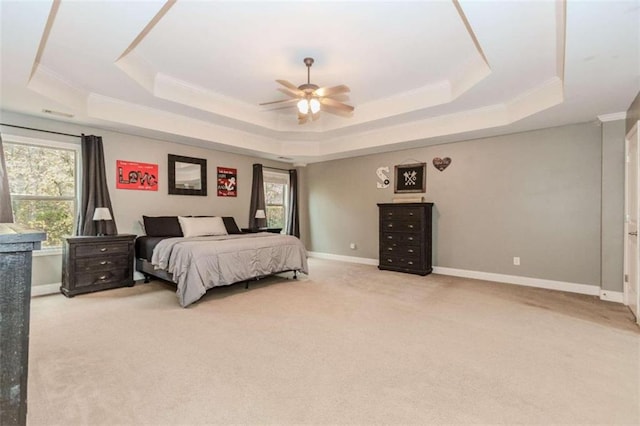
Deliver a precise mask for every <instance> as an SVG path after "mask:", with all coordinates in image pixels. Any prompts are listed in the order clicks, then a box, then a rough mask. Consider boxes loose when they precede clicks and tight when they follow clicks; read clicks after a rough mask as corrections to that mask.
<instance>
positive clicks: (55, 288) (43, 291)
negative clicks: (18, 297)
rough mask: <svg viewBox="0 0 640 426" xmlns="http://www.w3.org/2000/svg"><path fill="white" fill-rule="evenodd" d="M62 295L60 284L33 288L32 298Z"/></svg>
mask: <svg viewBox="0 0 640 426" xmlns="http://www.w3.org/2000/svg"><path fill="white" fill-rule="evenodd" d="M56 293H60V283H51V284H43V285H34V286H32V287H31V297H37V296H47V295H49V294H56Z"/></svg>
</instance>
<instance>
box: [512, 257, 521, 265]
mask: <svg viewBox="0 0 640 426" xmlns="http://www.w3.org/2000/svg"><path fill="white" fill-rule="evenodd" d="M513 264H514V265H516V266H520V258H519V257H514V258H513Z"/></svg>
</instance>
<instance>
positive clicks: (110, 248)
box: [75, 242, 130, 257]
mask: <svg viewBox="0 0 640 426" xmlns="http://www.w3.org/2000/svg"><path fill="white" fill-rule="evenodd" d="M129 248H130V245H129V244H128V243H124V242H123V243H121V242H116V243H114V242H105V243H97V244H83V245H81V246H80V245H78V246H76V247H75V255H76V257H93V256H99V255H107V254H109V255H113V254H123V255H127V254H128V253H129Z"/></svg>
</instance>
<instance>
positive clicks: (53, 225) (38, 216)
mask: <svg viewBox="0 0 640 426" xmlns="http://www.w3.org/2000/svg"><path fill="white" fill-rule="evenodd" d="M5 138H6V140H5V141H3V146H4V153H5V159H6V162H7V174H8V176H9V188H10V190H11V206H12V208H13V217H14V221H15V222H16V223H17V224H19V225H22V226H25V227H27V228H33V229H41V230H44V231H45V232H46V233H47V239H46V241H43V242H42V248H45V249H47V248H48V249H51V248H57V247H60V246H62V239H63V237H64V236H68V235H73V224H74V219H75V217H76V210H77V199H78V197H77V187H78V185H77V176H78V154H79V152H80V146H79V145H75V144H71V143H61V142H53V141H45V140H39V139H31V138H22V137H17V136H5Z"/></svg>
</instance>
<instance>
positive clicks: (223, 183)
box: [218, 167, 238, 197]
mask: <svg viewBox="0 0 640 426" xmlns="http://www.w3.org/2000/svg"><path fill="white" fill-rule="evenodd" d="M237 196H238V170H237V169H231V168H229V167H218V197H237Z"/></svg>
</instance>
